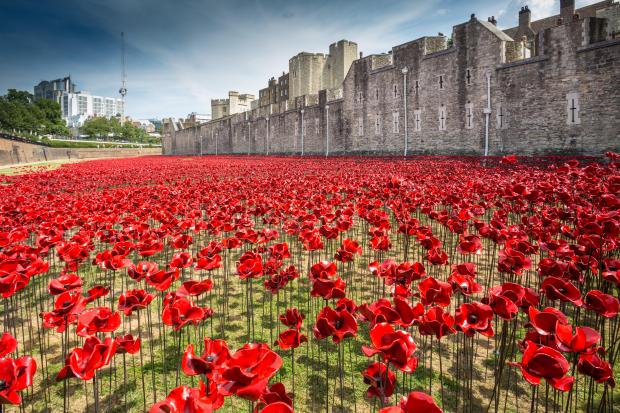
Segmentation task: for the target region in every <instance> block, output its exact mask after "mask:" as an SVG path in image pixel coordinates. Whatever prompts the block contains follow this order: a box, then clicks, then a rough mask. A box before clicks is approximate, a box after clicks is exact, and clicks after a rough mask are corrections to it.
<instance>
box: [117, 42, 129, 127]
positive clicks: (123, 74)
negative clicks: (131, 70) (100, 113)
mask: <svg viewBox="0 0 620 413" xmlns="http://www.w3.org/2000/svg"><path fill="white" fill-rule="evenodd" d="M126 83H127V72H126V71H125V33H124V32H121V88H120V89H119V90H118V93H120V95H121V105H122V107H121V126H122V125H123V123H125V95H126V94H127V87H126Z"/></svg>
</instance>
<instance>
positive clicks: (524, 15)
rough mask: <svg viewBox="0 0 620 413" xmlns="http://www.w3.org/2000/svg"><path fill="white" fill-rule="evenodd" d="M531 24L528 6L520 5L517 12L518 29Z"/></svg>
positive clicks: (530, 13) (525, 27)
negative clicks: (519, 9)
mask: <svg viewBox="0 0 620 413" xmlns="http://www.w3.org/2000/svg"><path fill="white" fill-rule="evenodd" d="M531 24H532V12H531V11H530V8H529V7H528V6H525V7H521V11H520V12H519V29H521V30H523V29H527V28H529V27H530V26H531Z"/></svg>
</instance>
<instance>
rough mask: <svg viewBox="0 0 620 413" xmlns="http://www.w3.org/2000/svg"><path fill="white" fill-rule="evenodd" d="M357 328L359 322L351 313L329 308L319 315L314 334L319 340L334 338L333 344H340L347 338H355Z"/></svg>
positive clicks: (325, 308)
mask: <svg viewBox="0 0 620 413" xmlns="http://www.w3.org/2000/svg"><path fill="white" fill-rule="evenodd" d="M357 328H358V326H357V321H356V320H355V318H354V317H353V315H351V313H349V312H348V311H347V310H340V311H336V310H334V309H333V308H331V307H329V306H328V307H324V308H323V309H322V310H321V311H320V312H319V314H318V315H317V318H316V323H315V325H314V328H313V332H314V337H316V338H317V339H318V340H322V339H324V338H327V337H332V340H333V342H334V343H336V344H338V343H340V342H341V341H342V340H343V339H345V338H347V337H354V336H355V335H356V334H357Z"/></svg>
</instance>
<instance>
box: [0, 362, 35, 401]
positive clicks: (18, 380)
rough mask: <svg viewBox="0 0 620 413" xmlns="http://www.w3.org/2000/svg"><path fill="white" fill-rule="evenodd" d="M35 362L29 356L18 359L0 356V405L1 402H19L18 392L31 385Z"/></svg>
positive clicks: (20, 398) (20, 399)
mask: <svg viewBox="0 0 620 413" xmlns="http://www.w3.org/2000/svg"><path fill="white" fill-rule="evenodd" d="M36 371H37V363H36V361H35V360H34V359H33V358H32V357H30V356H24V357H20V358H18V359H15V360H13V359H11V358H8V357H7V358H0V384H1V386H0V407H1V406H2V405H3V404H20V403H21V402H22V397H21V395H20V394H19V393H18V392H20V391H22V390H24V389H25V388H26V387H30V386H32V383H33V377H34V374H35V373H36Z"/></svg>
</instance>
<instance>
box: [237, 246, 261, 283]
mask: <svg viewBox="0 0 620 413" xmlns="http://www.w3.org/2000/svg"><path fill="white" fill-rule="evenodd" d="M237 273H238V274H239V278H240V279H241V280H245V279H247V278H259V277H262V276H263V259H262V258H261V256H260V255H259V254H256V253H254V252H251V251H248V252H246V253H245V254H243V255H242V256H241V258H240V259H239V262H238V263H237Z"/></svg>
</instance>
